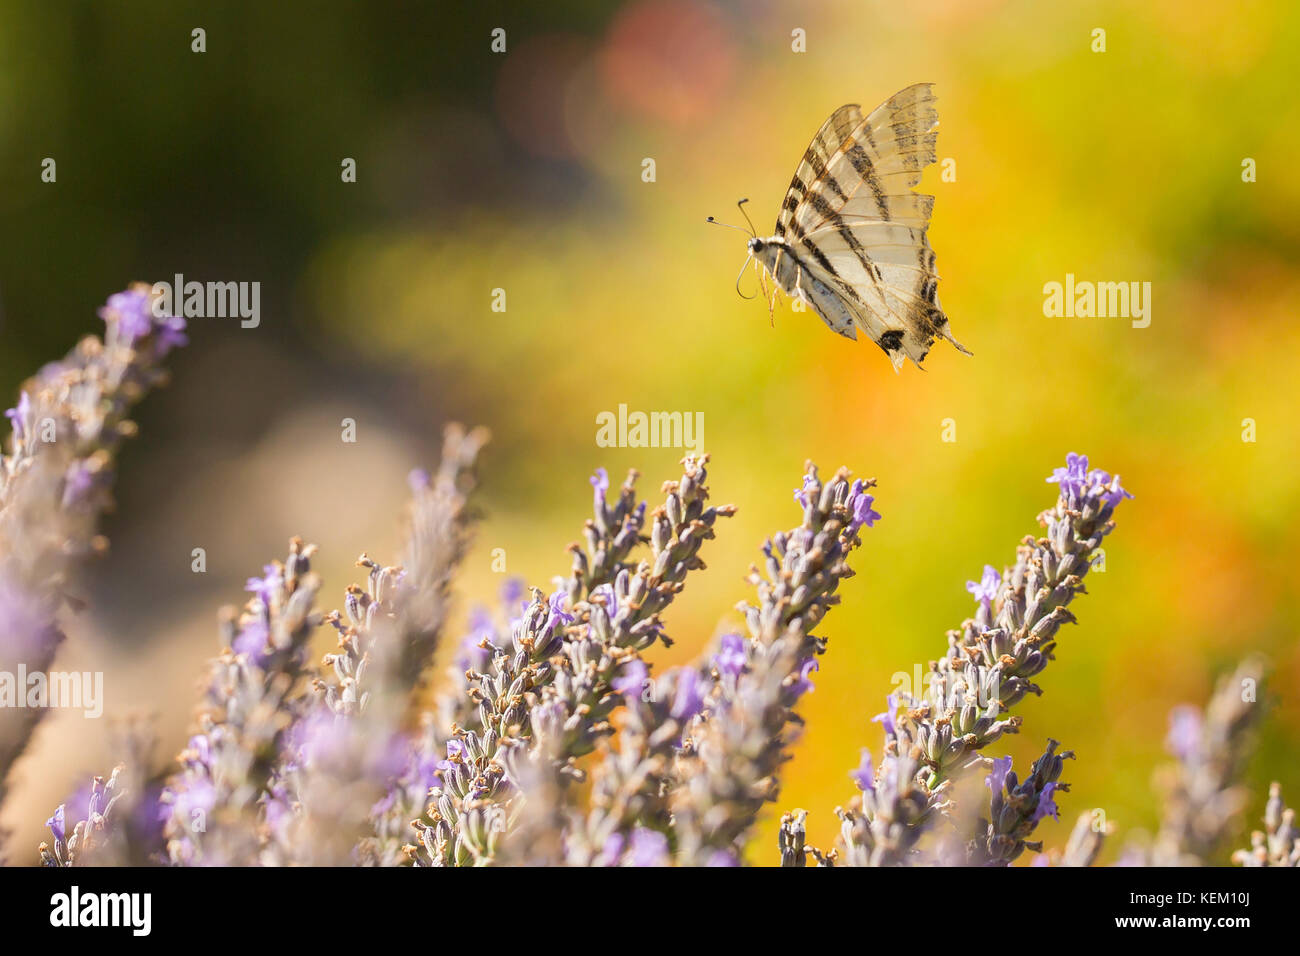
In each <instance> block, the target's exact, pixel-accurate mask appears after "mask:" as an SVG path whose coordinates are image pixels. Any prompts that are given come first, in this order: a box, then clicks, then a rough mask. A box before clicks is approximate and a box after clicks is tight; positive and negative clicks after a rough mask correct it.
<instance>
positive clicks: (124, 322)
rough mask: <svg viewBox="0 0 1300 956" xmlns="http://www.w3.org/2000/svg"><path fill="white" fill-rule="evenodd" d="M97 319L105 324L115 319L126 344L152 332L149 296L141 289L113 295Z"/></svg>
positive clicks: (151, 310)
mask: <svg viewBox="0 0 1300 956" xmlns="http://www.w3.org/2000/svg"><path fill="white" fill-rule="evenodd" d="M99 317H100V318H101V319H103V320H104V321H105V322H108V321H110V320H111V319H116V320H117V328H118V331H119V333H120V334H121V335H122V336H123V337H124V338H125V339H126V341H127V342H128V343H133V342H135V341H136V339H141V338H144V337H145V336H146V335H148V334H149V333H150V332H152V331H153V321H154V319H153V309H152V306H151V303H150V300H149V294H148V293H147V292H145V291H144V290H143V289H127V290H126V291H125V292H115V293H113V294H112V295H110V296H109V297H108V302H107V304H105V305H104V307H103V308H101V309H100V310H99Z"/></svg>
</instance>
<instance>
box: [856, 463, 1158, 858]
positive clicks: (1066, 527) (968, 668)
mask: <svg viewBox="0 0 1300 956" xmlns="http://www.w3.org/2000/svg"><path fill="white" fill-rule="evenodd" d="M1047 480H1048V481H1050V482H1056V483H1058V484H1060V486H1061V488H1060V495H1059V497H1058V499H1057V502H1056V506H1055V507H1054V508H1052V509H1051V510H1049V511H1045V512H1043V513H1042V514H1041V515H1039V522H1040V523H1042V524H1043V525H1045V526H1046V529H1047V534H1046V536H1045V537H1042V538H1038V539H1036V540H1035V539H1033V538H1026V539H1025V542H1024V544H1022V545H1021V547H1020V548H1018V549H1017V554H1016V563H1015V565H1014V566H1013V567H1012V568H1010V569H1008V570H1007V571H1006V572H1005V573H1004V574H1002V575H1000V576H997V577H998V578H999V580H998V581H997V582H996V583H995V581H994V578H995V575H996V572H993V573H989V572H990V571H992V569H986V572H985V575H984V577H983V578H982V580H981V581H980V582H979V584H978V585H975V586H974V587H973V588H971V590H972V593H973V594H974V595H975V597H976V599H977V600H978V601H979V602H980V604H979V607H978V609H977V613H976V616H975V618H973V619H968V620H966V621H964V622H963V623H962V627H961V630H960V631H953V632H949V634H948V651H947V654H946V655H945V656H944V657H943V658H942V659H941V660H939V661H938V663H936V664H932V665H931V675H930V679H929V681H928V686H927V688H926V690H925V693H923V694H912V695H903V697H904V699H903V700H902V701H901V703H902V704H903V705H904V708H903V713H902V715H901V718H900V719H899V720H898V721H897V725H896V727H894V728H893V730H891V729H890V728H889V727H888V726H887V727H886V734H885V756H886V759H889V758H891V757H892V758H897V760H899V761H902V762H903V765H904V766H908V765H914V766H915V768H916V773H917V778H916V780H915V782H914V786H912V785H908V786H905V787H900V788H899V794H900V802H899V803H897V804H885V805H884V806H883V807H881V806H878V807H877V808H876V809H873V808H872V807H871V806H870V805H869V804H870V802H871V801H867V800H865V797H866V795H865V794H864V799H863V800H859V801H857V802H859V803H862V809H861V810H860V811H859V810H857V809H854V808H852V807H851V808H850V810H849V811H847V812H844V811H842V812H841V818H842V820H843V821H844V826H842V827H841V835H842V837H843V840H844V842H845V846H844V854H843V856H844V858H845V859H846V860H847V861H849V862H862V861H869V862H871V863H873V864H875V865H889V864H894V865H896V864H899V863H903V862H907V861H908V860H910V859H911V858H912V852H913V849H914V848H915V846H916V844H917V842H918V841H919V839H920V837H921V836H922V834H923V832H924V830H925V829H927V828H928V827H929V826H930V824H931V823H932V822H933V820H934V819H935V818H936V815H937V814H936V812H935V811H943V810H946V809H947V807H948V801H949V796H948V794H949V791H950V790H951V782H952V780H953V779H954V778H955V777H956V776H957V775H959V774H960V773H962V772H963V771H965V770H968V769H971V768H973V767H976V766H979V765H981V764H982V763H984V760H983V758H981V757H980V756H979V752H980V751H981V750H982V749H983V748H984V747H986V746H987V745H988V744H990V743H992V742H993V741H995V740H997V739H998V738H999V737H1001V736H1002V735H1003V734H1005V733H1015V732H1017V731H1018V730H1019V727H1020V718H1019V717H1014V716H1006V714H1007V711H1009V710H1010V709H1011V708H1012V707H1013V706H1015V705H1016V704H1017V703H1019V702H1020V700H1021V699H1023V698H1024V696H1025V695H1026V694H1029V693H1035V694H1040V693H1042V691H1041V689H1040V688H1039V687H1038V685H1036V684H1034V683H1033V682H1032V680H1031V678H1033V677H1035V676H1036V675H1037V674H1039V673H1040V672H1041V671H1042V670H1043V669H1044V668H1046V667H1047V664H1048V662H1049V661H1051V660H1052V659H1053V653H1052V652H1053V650H1054V649H1055V648H1056V634H1057V631H1058V630H1059V629H1060V626H1061V625H1062V624H1065V623H1073V622H1074V621H1075V617H1074V615H1073V614H1072V613H1071V612H1070V611H1069V610H1068V608H1067V605H1069V604H1070V602H1071V601H1072V600H1073V599H1074V597H1075V596H1076V595H1077V594H1080V593H1082V592H1083V578H1084V577H1085V576H1086V575H1087V573H1088V570H1089V568H1090V567H1091V564H1092V560H1093V557H1094V556H1095V554H1096V552H1097V549H1098V548H1100V547H1101V542H1102V539H1104V538H1105V536H1106V535H1108V534H1109V533H1110V532H1111V531H1112V530H1113V529H1114V526H1115V525H1114V521H1113V520H1112V516H1113V515H1114V512H1115V508H1116V507H1117V506H1118V505H1119V503H1120V502H1121V501H1123V500H1124V499H1125V498H1131V497H1132V495H1130V494H1129V493H1128V492H1127V491H1125V490H1124V489H1123V488H1122V487H1121V486H1120V484H1119V479H1118V478H1117V477H1112V476H1111V475H1110V474H1108V473H1107V472H1104V471H1101V470H1099V469H1093V470H1089V469H1088V460H1087V458H1085V457H1083V456H1081V455H1075V454H1071V455H1070V456H1069V457H1068V458H1067V460H1066V466H1065V467H1064V468H1058V469H1056V471H1055V472H1054V473H1053V474H1052V476H1051V477H1049V478H1048V479H1047ZM972 583H973V582H972ZM883 763H884V762H883V761H882V767H883ZM918 799H920V800H922V801H923V803H924V809H922V807H921V806H920V805H918V804H917V803H916V802H915V801H917V800H918ZM878 812H880V813H885V814H886V816H885V824H886V825H885V826H884V827H883V828H880V827H875V826H874V822H875V819H874V816H873V814H875V813H878ZM898 827H902V828H904V829H905V830H907V831H908V832H907V833H906V834H904V832H903V830H900V829H898ZM877 829H883V831H884V832H885V833H887V834H889V839H888V840H887V841H885V842H882V839H881V837H880V836H879V835H875V834H874V833H873V831H874V830H877ZM1006 835H1010V831H1006ZM1018 840H1019V838H1018V837H1017V841H1018ZM861 841H866V842H865V843H862V842H861ZM900 852H901V853H902V854H903V855H902V856H900V855H898V854H899V853H900ZM1002 855H1003V851H1001V850H999V851H998V853H997V856H998V858H1001V856H1002ZM990 858H992V857H990Z"/></svg>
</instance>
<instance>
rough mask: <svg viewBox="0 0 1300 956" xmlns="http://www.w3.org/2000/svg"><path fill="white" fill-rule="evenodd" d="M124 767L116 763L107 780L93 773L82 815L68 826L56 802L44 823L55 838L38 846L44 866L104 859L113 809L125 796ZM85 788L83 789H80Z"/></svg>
mask: <svg viewBox="0 0 1300 956" xmlns="http://www.w3.org/2000/svg"><path fill="white" fill-rule="evenodd" d="M125 769H126V768H125V767H122V766H118V767H115V768H114V769H113V773H112V775H111V776H109V778H108V780H107V781H106V780H105V779H104V778H103V777H96V778H95V779H94V780H93V781H92V782H91V786H90V796H89V798H88V799H87V802H86V816H85V819H82V820H79V821H78V822H77V823H76V824H74V825H73V826H72V827H71V829H70V830H69V828H68V827H67V816H66V812H67V811H66V805H65V804H59V806H58V807H57V808H56V809H55V811H54V813H53V814H52V815H51V816H50V819H49V820H47V821H46V826H48V827H49V828H50V833H51V835H52V836H53V838H54V843H53V845H52V846H51V845H50V844H49V843H42V844H41V846H40V854H41V864H42V865H44V866H86V865H88V864H89V865H95V864H102V863H104V862H105V861H104V859H103V856H104V850H105V848H106V845H107V844H108V843H109V841H110V840H111V839H112V838H113V836H114V833H113V830H114V827H115V825H116V823H117V814H116V813H114V810H115V808H116V806H117V804H118V802H119V801H120V800H121V799H122V797H123V796H124V791H123V789H122V784H121V777H122V775H123V772H124V770H125ZM83 792H84V791H83Z"/></svg>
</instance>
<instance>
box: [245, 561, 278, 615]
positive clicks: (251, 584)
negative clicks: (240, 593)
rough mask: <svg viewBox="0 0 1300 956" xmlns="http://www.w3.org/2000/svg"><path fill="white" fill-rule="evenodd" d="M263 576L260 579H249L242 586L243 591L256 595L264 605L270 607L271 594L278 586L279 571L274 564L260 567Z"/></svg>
mask: <svg viewBox="0 0 1300 956" xmlns="http://www.w3.org/2000/svg"><path fill="white" fill-rule="evenodd" d="M262 574H263V576H262V577H260V578H249V579H248V581H247V582H246V583H245V584H244V590H245V591H251V592H253V593H254V594H256V595H257V596H258V597H259V598H260V599H261V601H262V603H263V604H264V605H266V606H267V607H270V606H271V604H272V603H273V602H272V594H273V593H274V592H275V590H276V588H278V587H279V586H280V569H279V568H277V567H276V566H275V565H274V564H266V565H263V566H262Z"/></svg>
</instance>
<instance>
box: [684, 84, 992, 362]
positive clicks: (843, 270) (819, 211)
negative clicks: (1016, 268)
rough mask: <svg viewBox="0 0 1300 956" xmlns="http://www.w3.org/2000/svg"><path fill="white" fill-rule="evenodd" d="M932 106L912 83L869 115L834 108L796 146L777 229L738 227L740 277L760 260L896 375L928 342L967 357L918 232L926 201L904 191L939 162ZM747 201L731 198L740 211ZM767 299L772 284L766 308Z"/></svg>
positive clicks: (926, 87)
mask: <svg viewBox="0 0 1300 956" xmlns="http://www.w3.org/2000/svg"><path fill="white" fill-rule="evenodd" d="M934 102H935V96H934V93H933V91H932V90H931V86H930V84H929V83H917V84H914V85H913V86H909V87H907V88H906V89H904V90H900V91H899V92H897V93H895V94H894V95H893V96H891V97H890V98H889V99H887V100H886V101H885V102H884V103H882V104H880V105H879V106H877V107H876V108H875V109H874V110H872V111H871V113H870V114H869V115H867V116H865V117H864V116H863V115H862V109H861V108H860V107H859V106H857V105H849V106H841V107H840V108H839V109H837V110H836V111H835V112H834V113H832V114H831V117H830V119H828V120H827V121H826V122H825V123H823V124H822V128H821V129H820V130H818V131H817V135H816V136H814V137H813V141H812V143H811V144H809V146H808V149H807V150H806V151H805V152H804V155H803V159H802V160H801V161H800V163H799V167H798V169H797V170H795V174H794V179H793V181H792V182H791V183H790V188H789V189H788V190H787V191H786V194H785V202H783V203H782V204H781V212H780V215H778V216H777V220H776V231H775V233H774V234H773V235H771V236H768V237H767V238H761V237H759V236H758V235H757V234H756V232H755V231H754V229H753V224H752V222H751V223H750V229H749V230H742V231H748V232H749V234H750V236H751V238H750V240H749V258H747V259H746V260H745V265H744V266H743V267H742V268H741V274H742V275H743V274H744V271H745V269H746V268H748V266H749V262H750V259H754V260H756V261H757V263H758V264H759V265H761V266H762V269H763V270H765V271H766V273H767V274H768V275H770V276H771V277H772V278H773V280H775V283H776V286H777V287H778V288H779V289H780V290H781V291H783V292H785V294H786V295H788V296H790V297H791V298H792V299H798V300H799V301H802V302H804V303H805V304H807V305H809V306H811V307H812V308H813V309H814V310H815V311H816V312H817V314H818V315H819V316H821V318H822V321H824V322H825V323H826V324H827V325H828V326H830V327H831V329H832V330H834V331H835V332H838V333H839V334H840V335H843V336H845V337H846V338H850V339H855V340H856V339H857V331H856V330H857V329H859V328H860V329H862V331H864V332H865V333H866V334H867V335H869V336H870V337H871V340H872V341H873V342H875V343H876V344H877V345H879V346H880V348H881V349H883V350H884V352H885V354H886V355H887V356H889V360H890V362H892V363H893V366H894V371H895V372H897V371H898V370H899V368H900V367H902V364H903V360H904V359H905V358H907V359H911V360H912V362H913V363H915V364H916V365H917V366H918V367H919V366H920V365H921V362H922V361H923V360H924V359H925V356H926V355H927V354H928V353H929V351H930V347H931V346H932V345H933V344H934V341H935V339H936V338H944V339H947V340H948V341H949V342H951V343H952V344H953V345H955V346H956V347H957V349H958V350H959V351H961V352H963V353H965V354H966V355H970V354H971V353H970V352H969V351H967V349H966V348H965V347H964V346H963V345H962V344H961V343H960V342H958V341H957V340H956V339H955V338H953V336H952V332H951V330H950V329H949V327H948V317H947V316H946V315H944V313H943V309H941V308H940V307H939V295H938V280H939V276H938V274H937V273H936V272H935V267H934V250H933V249H931V248H930V241H929V239H928V238H927V237H926V230H927V229H928V228H929V226H930V211H931V209H932V208H933V207H934V197H933V196H928V195H925V194H922V193H917V192H913V191H912V187H913V186H916V185H917V184H918V183H919V182H920V181H921V171H922V170H923V169H924V168H925V167H926V166H929V165H930V164H932V163H934V162H935V161H936V159H937V157H936V155H935V150H934V144H935V140H936V138H937V137H938V132H937V127H938V125H939V114H938V112H937V111H936V110H935V108H934ZM746 202H748V200H746V199H742V200H741V201H740V203H739V204H738V205H739V206H740V207H741V212H742V213H743V212H744V211H745V210H744V204H745V203H746ZM745 218H746V220H747V221H748V219H749V217H748V215H746V217H745ZM709 220H710V221H711V222H716V221H717V220H714V219H713V217H709ZM720 225H727V224H726V223H720ZM734 228H740V227H734ZM763 274H764V273H763V272H762V271H760V272H759V281H760V285H761V284H762V280H763ZM764 292H766V288H765V287H764ZM775 298H776V291H775V290H773V292H772V295H771V298H770V299H769V301H768V308H769V310H771V309H772V308H773V307H774V305H775Z"/></svg>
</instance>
